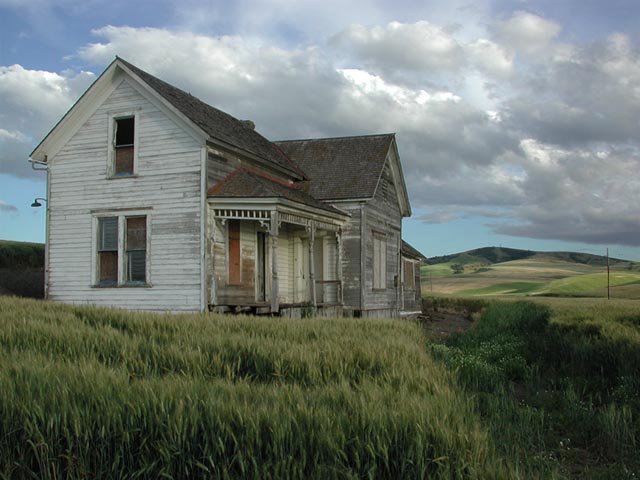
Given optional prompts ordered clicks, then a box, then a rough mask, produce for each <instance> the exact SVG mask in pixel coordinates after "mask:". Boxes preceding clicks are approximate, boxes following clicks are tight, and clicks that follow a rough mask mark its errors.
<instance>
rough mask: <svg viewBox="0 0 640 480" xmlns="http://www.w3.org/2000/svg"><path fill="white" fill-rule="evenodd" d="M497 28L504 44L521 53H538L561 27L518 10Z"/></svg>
mask: <svg viewBox="0 0 640 480" xmlns="http://www.w3.org/2000/svg"><path fill="white" fill-rule="evenodd" d="M495 30H496V34H497V36H498V38H499V39H500V41H501V43H502V44H503V45H508V46H510V47H511V48H514V49H515V50H516V51H518V52H520V53H525V54H536V53H540V52H542V51H544V50H545V49H546V48H548V46H549V44H550V43H551V42H552V41H553V40H554V39H555V38H556V37H557V36H558V34H559V33H560V30H561V27H560V25H558V24H557V23H555V22H553V21H551V20H548V19H545V18H543V17H540V16H538V15H535V14H533V13H529V12H524V11H518V12H515V13H514V14H513V15H512V16H511V18H509V19H508V20H505V21H502V22H498V23H497V24H496V26H495Z"/></svg>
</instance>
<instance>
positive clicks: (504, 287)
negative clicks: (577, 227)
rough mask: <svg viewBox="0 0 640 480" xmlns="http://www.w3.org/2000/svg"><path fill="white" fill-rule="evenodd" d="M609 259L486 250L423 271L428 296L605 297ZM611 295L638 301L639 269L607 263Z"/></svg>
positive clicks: (437, 260) (432, 263)
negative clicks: (607, 271) (607, 268)
mask: <svg viewBox="0 0 640 480" xmlns="http://www.w3.org/2000/svg"><path fill="white" fill-rule="evenodd" d="M606 264H607V259H606V257H604V256H600V255H592V254H587V253H578V252H536V251H531V250H518V249H513V248H501V247H485V248H478V249H475V250H469V251H466V252H460V253H456V254H452V255H445V256H440V257H432V258H430V259H429V260H428V265H426V266H423V267H422V275H423V291H424V293H426V294H455V295H465V296H480V295H482V296H488V295H492V296H493V295H511V296H516V295H520V296H521V295H545V296H585V297H602V296H606V295H607V273H606ZM609 264H610V270H611V274H610V277H609V281H610V285H611V287H612V290H611V291H612V295H614V296H618V297H624V298H639V299H640V268H639V267H640V266H639V265H638V264H636V263H634V262H630V261H628V260H622V259H619V258H610V259H609Z"/></svg>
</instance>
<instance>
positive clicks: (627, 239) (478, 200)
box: [0, 12, 640, 245]
mask: <svg viewBox="0 0 640 480" xmlns="http://www.w3.org/2000/svg"><path fill="white" fill-rule="evenodd" d="M492 28H493V31H486V32H482V34H480V35H477V36H475V37H473V38H469V37H468V36H467V38H465V41H461V40H459V39H458V38H457V37H458V35H457V33H456V32H455V31H454V30H452V29H450V28H445V27H442V26H439V25H436V24H434V23H429V22H424V21H423V22H416V23H413V24H403V23H400V22H392V23H386V24H384V25H381V26H373V27H364V26H362V25H352V26H351V27H348V28H346V29H344V30H342V31H340V32H339V33H338V34H336V35H334V36H333V37H331V40H330V44H331V46H329V47H328V48H325V47H323V46H318V45H315V44H308V45H302V46H297V47H289V48H285V47H272V46H265V45H264V43H262V42H256V41H255V40H252V39H250V38H247V37H243V36H238V35H235V36H216V37H214V36H209V35H203V34H196V33H192V32H181V31H177V30H167V29H156V28H132V27H115V26H107V27H104V28H101V29H98V30H96V31H95V32H94V34H95V35H96V37H97V41H96V42H94V43H91V44H88V45H86V46H84V47H83V48H81V49H79V51H78V52H77V54H76V58H77V59H78V60H81V61H83V62H87V63H89V64H90V65H95V66H96V67H99V68H102V67H103V66H104V65H106V64H108V63H109V62H110V61H111V60H112V59H113V58H114V56H115V55H116V54H117V55H120V56H122V57H123V58H125V59H127V60H130V61H131V62H133V63H134V64H136V65H138V66H140V67H141V68H143V69H145V70H147V71H149V72H150V73H152V74H154V75H156V76H158V77H160V78H163V79H164V80H166V81H168V82H170V83H172V84H174V85H176V86H178V87H180V88H182V89H184V90H187V91H189V92H191V93H192V94H194V95H196V96H198V97H199V98H201V99H202V100H204V101H206V102H208V103H210V104H212V105H214V106H216V107H218V108H221V109H222V110H225V111H227V112H229V113H230V114H232V115H234V116H236V117H238V118H243V119H252V120H254V121H255V123H256V125H257V129H258V131H260V132H261V133H262V134H264V135H265V136H267V137H268V138H271V139H291V138H309V137H316V136H334V135H335V136H338V135H357V134H369V133H380V132H396V133H397V139H398V145H399V150H400V155H401V157H402V162H403V169H404V172H405V176H406V180H407V185H408V188H409V194H410V198H411V201H412V204H413V207H414V209H415V210H420V211H422V212H424V213H422V216H421V217H420V220H422V221H424V222H448V221H451V220H453V219H456V218H466V217H469V216H475V217H477V216H482V217H485V218H488V219H499V222H496V221H495V220H494V223H493V224H492V228H493V229H494V231H496V232H498V233H504V234H508V235H515V236H527V237H532V238H555V239H562V240H578V241H584V242H593V243H598V242H606V243H620V244H627V245H638V244H640V238H638V237H639V236H638V235H637V232H638V231H640V225H639V224H638V218H640V217H638V215H637V210H638V205H640V198H639V197H638V195H639V192H640V185H639V184H638V180H637V178H638V175H637V172H638V166H640V144H639V142H638V140H637V131H638V127H639V126H640V125H639V124H638V120H637V119H638V118H640V107H639V105H640V60H639V55H638V51H637V48H636V47H635V46H634V45H633V43H632V42H631V41H630V40H629V39H628V38H627V37H625V36H624V35H620V34H617V35H612V36H611V37H609V38H607V39H604V40H602V41H600V42H598V43H596V44H591V45H559V44H558V43H557V37H558V34H559V31H560V26H559V25H557V24H556V23H554V22H552V21H550V20H546V19H544V18H542V17H539V16H536V15H533V14H529V13H526V12H517V13H516V14H514V15H513V16H512V17H511V18H510V19H509V20H506V21H504V22H502V23H500V24H498V25H497V26H495V25H494V26H493V27H492ZM459 37H460V38H463V36H462V35H459ZM427 39H431V40H433V42H431V43H430V42H429V41H427ZM336 51H338V52H340V54H341V55H342V56H341V57H340V58H339V59H337V58H336V57H335V55H336ZM416 52H418V53H419V54H416ZM545 52H546V53H545ZM549 52H551V53H549ZM543 53H544V54H543ZM398 71H403V72H405V74H404V75H399V74H398ZM93 78H95V77H94V76H93V75H92V74H86V73H81V74H76V73H73V72H62V73H51V72H38V71H32V70H27V69H24V68H23V67H20V66H12V67H0V112H2V113H1V114H0V115H2V116H0V142H1V143H0V145H1V150H0V153H1V154H2V155H3V157H2V162H3V172H4V170H5V168H4V163H5V161H6V160H5V159H6V158H8V157H7V155H9V156H12V155H18V152H19V150H20V148H23V149H24V148H25V147H26V145H28V144H30V145H29V147H33V146H34V145H35V143H37V140H39V139H40V138H41V137H42V136H43V135H44V133H46V130H47V129H48V128H49V127H51V126H52V125H53V124H54V123H55V121H56V120H57V119H58V118H59V117H60V116H61V115H62V113H63V112H64V111H65V110H66V108H68V107H69V105H71V103H72V102H73V100H75V98H77V96H79V94H80V91H81V89H82V88H81V87H84V86H86V85H88V83H89V81H90V80H92V79H93ZM471 82H473V85H471ZM577 85H579V86H580V88H576V86H577ZM471 86H473V88H471ZM21 88H24V89H26V90H25V91H22V92H21ZM26 91H29V92H30V93H28V94H26ZM478 91H479V93H477V92H478ZM489 107H490V108H489ZM9 112H10V116H11V118H12V119H13V121H12V123H7V122H6V121H5V120H6V118H9V117H7V116H6V114H7V113H9ZM34 142H35V143H34ZM14 150H15V153H11V152H12V151H14ZM27 151H28V149H27ZM23 158H25V159H26V157H23ZM9 165H11V163H10V162H9ZM11 168H13V167H10V168H9V170H8V172H9V173H13V174H14V175H23V173H19V172H18V170H17V169H15V168H14V169H13V170H12V169H11ZM634 232H635V233H634Z"/></svg>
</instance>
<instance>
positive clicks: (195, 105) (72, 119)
mask: <svg viewBox="0 0 640 480" xmlns="http://www.w3.org/2000/svg"><path fill="white" fill-rule="evenodd" d="M120 72H125V74H127V75H128V76H129V77H130V78H132V79H133V80H134V82H136V83H141V84H142V85H143V86H144V87H145V88H146V89H148V90H149V91H150V92H152V93H153V94H154V96H155V97H156V98H157V99H158V101H160V102H163V103H165V104H166V105H168V108H169V109H170V110H172V111H173V112H177V114H178V115H179V116H180V117H181V118H182V119H183V121H185V122H188V123H189V124H190V125H191V128H192V129H193V131H197V132H199V133H198V135H201V136H202V137H204V138H206V137H207V136H208V137H209V139H210V140H211V141H214V142H215V141H217V142H219V143H221V144H223V145H226V146H228V147H231V148H233V149H236V150H238V151H240V152H244V153H245V154H248V155H249V157H250V158H255V159H257V160H258V161H259V162H260V163H263V164H264V165H266V166H270V167H272V168H275V169H276V170H279V171H281V172H284V173H285V174H287V175H289V176H290V177H291V178H293V179H296V180H302V179H304V178H305V174H304V172H303V171H302V169H300V167H299V166H298V165H297V164H296V163H294V162H292V161H291V160H290V159H289V158H287V156H286V155H285V154H284V153H283V152H282V151H281V150H280V149H279V148H278V147H277V146H276V145H274V144H273V143H271V142H270V141H269V140H267V139H266V138H264V137H263V136H262V135H260V134H259V133H258V132H256V131H255V130H254V129H253V128H251V127H249V126H248V125H247V123H246V122H243V121H241V120H238V119H237V118H234V117H232V116H231V115H229V114H227V113H225V112H223V111H221V110H218V109H217V108H214V107H212V106H211V105H208V104H206V103H205V102H203V101H202V100H200V99H198V98H196V97H194V96H193V95H191V94H189V93H187V92H185V91H183V90H180V89H179V88H176V87H174V86H173V85H170V84H168V83H167V82H165V81H163V80H160V79H159V78H157V77H154V76H153V75H151V74H149V73H147V72H145V71H144V70H142V69H140V68H138V67H136V66H135V65H132V64H131V63H129V62H127V61H126V60H123V59H122V58H119V57H116V58H115V60H114V61H113V62H111V64H109V66H108V67H107V68H106V69H105V70H104V72H102V74H101V75H100V76H99V77H98V78H97V79H96V80H95V81H94V82H93V83H92V84H91V86H90V87H89V88H88V89H87V90H86V91H85V92H84V93H83V94H82V96H81V97H80V98H79V99H78V100H77V101H76V102H75V103H74V104H73V106H72V107H71V108H70V109H69V110H68V111H67V112H66V113H65V115H64V116H63V117H62V118H61V119H60V120H59V121H58V123H57V124H56V125H55V126H54V127H53V128H52V129H51V131H49V133H48V134H47V135H46V136H45V138H44V139H42V141H41V142H40V143H39V144H38V146H36V148H35V149H34V150H33V152H31V155H30V156H31V157H33V158H34V159H37V160H40V161H44V160H46V156H47V153H49V154H51V150H54V151H55V146H56V145H58V146H59V145H60V144H61V143H62V142H64V141H65V138H69V136H70V135H71V134H72V133H73V131H74V125H75V128H77V127H78V126H79V125H80V124H81V123H82V121H84V120H86V118H88V115H89V114H90V113H91V112H92V110H95V108H97V106H98V105H99V104H100V102H102V101H103V100H104V99H105V97H104V95H106V94H108V93H109V91H110V90H109V88H114V87H113V85H114V84H115V83H114V79H115V78H117V75H118V74H119V73H120ZM111 91H112V90H111ZM105 92H107V93H105ZM83 119H84V120H83Z"/></svg>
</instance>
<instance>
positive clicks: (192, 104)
mask: <svg viewBox="0 0 640 480" xmlns="http://www.w3.org/2000/svg"><path fill="white" fill-rule="evenodd" d="M31 161H33V162H37V163H40V164H42V165H46V168H47V172H48V173H47V177H48V181H47V199H48V203H47V241H46V263H47V265H46V279H45V293H46V296H47V298H50V299H53V300H59V301H63V302H69V303H91V304H98V305H109V306H116V307H122V308H129V309H144V310H163V311H198V310H202V311H204V310H207V309H209V310H216V311H229V310H234V311H253V312H256V313H279V314H281V315H291V316H297V315H300V314H301V313H302V312H305V313H306V312H309V309H310V308H311V309H312V311H314V312H316V313H317V314H322V315H340V314H343V313H344V314H351V313H353V314H355V315H362V316H395V315H398V314H400V313H402V312H403V311H404V312H411V311H414V312H415V311H418V310H419V309H420V272H419V268H418V267H419V263H420V262H421V260H422V259H423V257H422V256H421V254H420V253H419V252H417V251H415V250H414V249H412V248H411V247H409V246H408V245H406V244H404V243H403V241H402V218H403V217H408V216H409V215H410V214H411V210H410V206H409V199H408V197H407V191H406V187H405V183H404V178H403V174H402V168H401V165H400V159H399V156H398V151H397V147H396V141H395V136H394V135H392V134H385V135H371V136H358V137H344V138H328V139H313V140H294V141H283V142H271V141H269V140H267V139H266V138H264V137H263V136H261V135H260V134H258V133H257V132H256V131H255V129H254V126H253V124H252V122H249V121H240V120H237V119H236V118H233V117H232V116H230V115H228V114H226V113H224V112H222V111H220V110H217V109H215V108H213V107H211V106H209V105H207V104H206V103H204V102H202V101H200V100H199V99H197V98H195V97H193V96H192V95H190V94H188V93H186V92H184V91H182V90H180V89H178V88H175V87H173V86H171V85H169V84H167V83H166V82H164V81H162V80H160V79H158V78H156V77H154V76H152V75H150V74H148V73H146V72H144V71H143V70H140V69H139V68H137V67H135V66H134V65H131V64H130V63H128V62H126V61H124V60H122V59H120V58H117V57H116V59H115V60H114V61H113V62H112V63H111V64H110V65H109V67H107V69H106V70H105V71H104V72H103V73H102V75H101V76H100V77H99V78H98V79H97V80H96V81H95V82H94V83H93V85H91V86H90V87H89V89H88V90H87V91H86V92H85V93H84V94H83V95H82V97H80V99H79V100H78V101H77V102H76V104H75V105H74V106H73V107H72V108H71V109H70V110H69V111H68V112H67V113H66V115H65V116H64V117H63V118H62V119H61V120H60V121H59V122H58V124H57V125H56V126H55V127H54V128H53V129H52V130H51V132H49V134H48V135H47V136H46V137H45V138H44V140H42V142H41V143H40V144H39V145H38V146H37V147H36V148H35V150H34V151H33V152H32V154H31ZM403 245H404V248H403Z"/></svg>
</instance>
